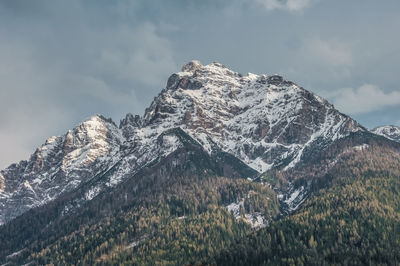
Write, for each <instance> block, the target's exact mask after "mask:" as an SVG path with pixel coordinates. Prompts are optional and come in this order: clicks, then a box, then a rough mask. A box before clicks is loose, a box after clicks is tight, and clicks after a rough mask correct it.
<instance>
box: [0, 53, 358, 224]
mask: <svg viewBox="0 0 400 266" xmlns="http://www.w3.org/2000/svg"><path fill="white" fill-rule="evenodd" d="M175 128H180V130H183V132H184V133H185V134H188V135H189V136H190V137H191V138H193V139H194V140H195V141H197V142H198V144H199V145H201V146H202V148H203V149H204V150H205V151H206V152H207V153H209V154H215V153H217V152H224V154H230V155H231V156H232V155H233V156H234V157H236V158H238V159H240V160H241V161H243V162H244V163H245V164H246V165H247V166H250V167H251V168H253V169H255V170H256V171H258V172H259V173H263V172H265V171H268V170H270V169H282V170H286V169H290V168H292V167H294V166H295V165H296V164H297V163H299V162H300V161H302V160H303V159H305V158H307V154H308V153H310V152H312V150H313V149H322V148H324V147H326V146H328V145H329V144H330V143H332V142H333V141H335V140H337V139H340V138H343V137H345V136H347V135H349V134H350V133H351V132H355V131H360V130H361V131H364V130H365V129H364V128H363V127H361V126H360V125H359V124H358V123H357V122H355V121H354V120H352V119H351V118H350V117H348V116H346V115H344V114H342V113H340V112H339V111H337V110H336V109H334V107H333V106H332V105H331V104H330V103H328V102H327V101H326V100H324V99H322V98H321V97H319V96H317V95H315V94H313V93H312V92H309V91H307V90H305V89H303V88H301V87H299V86H298V85H296V84H295V83H293V82H291V81H287V80H285V79H284V78H283V77H281V76H278V75H272V76H268V75H254V74H248V75H246V76H243V75H242V74H239V73H237V72H234V71H232V70H230V69H228V68H226V67H225V66H223V65H221V64H220V63H212V64H209V65H205V66H203V65H202V64H201V63H200V62H198V61H192V62H189V63H187V64H186V65H184V66H183V67H182V71H181V72H178V73H175V74H173V75H171V77H170V78H169V79H168V82H167V85H166V88H165V89H163V90H162V91H161V93H160V94H159V95H158V96H157V97H156V98H155V99H154V101H153V102H152V103H151V105H150V107H149V108H147V109H146V111H145V114H144V116H143V117H140V116H137V115H136V116H133V115H132V114H128V115H127V116H126V118H124V119H122V120H121V122H120V125H119V127H117V126H116V125H115V124H114V123H113V122H112V121H111V120H109V119H105V118H104V117H102V116H93V117H92V118H90V119H89V120H88V121H86V122H84V123H82V124H81V125H79V126H77V127H76V128H74V129H73V130H70V131H68V132H67V133H66V134H65V135H64V136H61V137H51V138H49V139H48V140H47V141H46V143H45V144H44V145H42V146H41V147H40V148H38V149H37V150H36V151H35V153H34V154H33V155H32V156H31V158H30V159H29V160H28V161H21V162H20V163H18V164H13V165H11V166H10V167H8V168H7V169H5V170H3V171H0V223H4V222H7V221H9V220H11V219H13V218H14V217H16V216H18V215H20V214H21V213H23V212H25V211H27V210H29V209H30V208H33V207H36V206H40V205H43V204H45V203H47V202H49V201H51V200H53V199H55V198H57V197H58V196H60V195H61V194H62V193H64V192H68V191H72V190H74V189H76V188H77V187H78V186H80V185H81V184H86V185H85V189H86V190H87V191H86V194H85V195H86V196H85V197H84V198H82V199H80V200H91V199H92V198H93V197H95V196H96V195H97V194H98V193H100V192H101V191H103V190H104V189H106V188H108V187H113V186H115V185H117V184H119V183H120V182H121V181H123V180H125V179H126V178H129V177H130V176H132V175H134V174H135V173H137V172H138V171H139V170H140V169H142V168H143V167H146V165H148V164H150V163H152V162H154V161H157V160H160V159H162V158H165V157H166V156H167V155H168V154H171V153H172V152H173V151H175V150H176V149H177V148H180V147H181V140H179V139H178V137H177V135H171V134H167V133H166V132H169V131H170V130H172V129H175Z"/></svg>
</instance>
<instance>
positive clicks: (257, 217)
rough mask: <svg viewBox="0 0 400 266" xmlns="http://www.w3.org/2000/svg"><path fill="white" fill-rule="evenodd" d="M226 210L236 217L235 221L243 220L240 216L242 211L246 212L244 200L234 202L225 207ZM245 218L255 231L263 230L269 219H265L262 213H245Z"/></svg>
mask: <svg viewBox="0 0 400 266" xmlns="http://www.w3.org/2000/svg"><path fill="white" fill-rule="evenodd" d="M225 208H226V209H227V211H228V212H230V213H231V214H232V215H233V216H234V217H235V219H237V220H238V219H242V217H241V215H240V210H241V209H242V210H243V212H245V210H244V199H242V200H241V201H237V202H232V203H230V204H228V205H227V206H225ZM243 218H244V219H243V220H244V221H245V222H247V223H248V224H250V225H251V227H252V228H255V229H259V228H263V227H265V226H266V225H267V224H268V221H267V219H265V217H264V216H263V215H262V214H261V213H260V212H254V213H244V217H243Z"/></svg>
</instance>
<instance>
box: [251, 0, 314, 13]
mask: <svg viewBox="0 0 400 266" xmlns="http://www.w3.org/2000/svg"><path fill="white" fill-rule="evenodd" d="M255 2H256V3H258V4H261V5H262V6H264V8H265V9H266V10H275V9H278V10H286V11H291V12H298V11H302V10H304V9H306V8H308V7H310V6H311V5H312V4H314V3H315V2H317V1H316V0H255Z"/></svg>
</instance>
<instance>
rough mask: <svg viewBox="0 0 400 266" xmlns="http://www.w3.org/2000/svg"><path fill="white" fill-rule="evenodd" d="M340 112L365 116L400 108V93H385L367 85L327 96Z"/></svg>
mask: <svg viewBox="0 0 400 266" xmlns="http://www.w3.org/2000/svg"><path fill="white" fill-rule="evenodd" d="M326 96H327V97H328V98H330V99H332V101H333V103H334V105H335V106H336V108H337V109H338V110H340V111H341V112H344V113H348V114H352V115H354V114H363V113H369V112H374V111H379V110H382V109H384V108H386V107H393V106H400V92H399V91H393V92H389V93H385V92H384V91H383V90H381V89H380V88H378V87H377V86H375V85H370V84H365V85H363V86H361V87H359V88H356V89H354V88H344V89H339V90H337V91H335V92H332V93H331V94H330V95H329V94H327V95H326Z"/></svg>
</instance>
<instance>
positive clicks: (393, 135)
mask: <svg viewBox="0 0 400 266" xmlns="http://www.w3.org/2000/svg"><path fill="white" fill-rule="evenodd" d="M371 132H372V133H374V134H377V135H381V136H384V137H386V138H388V139H390V140H394V141H397V142H400V127H397V126H381V127H377V128H374V129H372V130H371Z"/></svg>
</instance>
